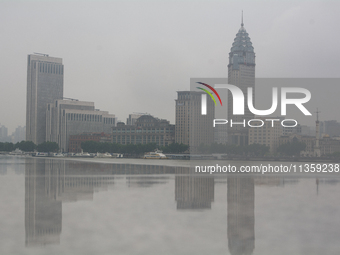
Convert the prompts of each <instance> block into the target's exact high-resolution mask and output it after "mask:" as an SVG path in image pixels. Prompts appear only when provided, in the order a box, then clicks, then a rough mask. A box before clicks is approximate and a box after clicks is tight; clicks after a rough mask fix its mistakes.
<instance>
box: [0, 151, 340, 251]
mask: <svg viewBox="0 0 340 255" xmlns="http://www.w3.org/2000/svg"><path fill="white" fill-rule="evenodd" d="M241 163H242V162H241ZM244 164H246V162H244ZM189 167H190V162H189V161H174V160H166V161H159V160H155V161H152V160H151V161H150V160H138V159H136V160H131V159H83V160H78V161H74V160H65V159H41V158H23V157H10V156H0V226H1V228H0V254H6V255H7V254H32V255H33V254H34V255H39V254H148V255H149V254H237V255H241V254H261V255H266V254H271V255H276V254H278V255H281V254H306V255H307V254H308V255H313V254H340V242H339V237H340V201H339V194H340V179H339V178H338V175H327V174H323V175H315V176H313V175H305V176H293V175H242V176H239V175H195V174H192V172H191V171H190V170H189Z"/></svg>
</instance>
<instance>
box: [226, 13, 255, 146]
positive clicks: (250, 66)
mask: <svg viewBox="0 0 340 255" xmlns="http://www.w3.org/2000/svg"><path fill="white" fill-rule="evenodd" d="M228 83H229V84H232V85H236V86H237V87H239V88H240V89H241V90H242V92H243V94H244V98H245V100H244V101H245V106H244V115H233V98H232V95H231V93H230V92H229V93H228V119H229V120H232V121H233V122H234V123H235V122H237V123H243V122H245V123H246V124H245V127H244V126H243V124H236V125H233V127H229V131H228V142H229V143H232V144H236V145H247V144H248V129H249V128H248V127H247V122H248V120H249V119H253V117H254V114H252V113H251V112H250V111H249V109H248V105H247V97H248V96H247V94H248V93H247V88H248V87H251V88H253V97H252V98H253V104H254V105H255V102H254V93H255V52H254V47H253V46H252V43H251V41H250V37H249V35H248V33H247V31H246V29H245V28H244V25H243V17H242V23H241V28H240V29H239V30H238V33H237V34H236V37H235V39H234V42H233V45H232V47H231V50H230V53H229V64H228Z"/></svg>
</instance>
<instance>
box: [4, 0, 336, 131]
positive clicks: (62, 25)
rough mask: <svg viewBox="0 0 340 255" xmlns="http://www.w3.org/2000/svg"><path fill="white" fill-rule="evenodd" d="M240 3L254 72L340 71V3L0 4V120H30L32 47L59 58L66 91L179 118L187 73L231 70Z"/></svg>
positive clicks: (123, 108)
mask: <svg viewBox="0 0 340 255" xmlns="http://www.w3.org/2000/svg"><path fill="white" fill-rule="evenodd" d="M241 10H243V11H244V24H245V28H246V29H247V32H248V33H249V35H250V38H251V41H252V43H253V46H254V48H255V52H256V77H278V78H282V77H301V78H307V77H309V78H313V77H339V70H340V61H339V57H340V46H339V45H340V36H339V29H338V25H339V24H340V15H339V11H340V2H339V1H280V0H276V1H146V0H139V1H0V35H1V40H0V50H1V58H0V72H1V75H0V84H1V93H0V123H1V124H3V125H5V126H7V127H8V128H9V132H12V131H14V129H15V127H16V126H18V125H22V126H24V125H25V123H26V76H27V55H28V54H32V53H33V52H42V53H47V54H49V55H50V56H54V57H61V58H63V63H64V69H65V77H64V96H65V97H71V98H77V99H79V100H83V101H93V102H95V105H96V108H98V109H101V110H106V111H109V112H110V113H113V114H115V115H116V116H117V117H118V118H119V119H120V120H122V121H125V120H126V118H127V116H128V114H129V113H132V112H148V113H151V114H152V115H154V116H156V117H159V118H166V119H168V120H170V121H171V123H174V120H175V102H174V100H175V98H176V96H177V94H176V91H177V90H189V88H190V78H191V77H205V78H211V77H227V63H228V53H229V51H230V47H231V45H232V43H233V40H234V37H235V35H236V33H237V31H238V29H239V28H240V23H241ZM329 93H331V92H329Z"/></svg>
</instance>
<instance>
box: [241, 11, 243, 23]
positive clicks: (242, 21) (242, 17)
mask: <svg viewBox="0 0 340 255" xmlns="http://www.w3.org/2000/svg"><path fill="white" fill-rule="evenodd" d="M241 26H242V27H243V10H242V23H241Z"/></svg>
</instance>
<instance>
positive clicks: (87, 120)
mask: <svg viewBox="0 0 340 255" xmlns="http://www.w3.org/2000/svg"><path fill="white" fill-rule="evenodd" d="M45 112H46V141H49V142H56V143H58V145H59V149H60V150H61V151H62V152H67V151H68V145H69V136H70V135H78V134H82V133H84V132H96V133H101V132H104V133H106V134H110V133H111V128H112V127H113V126H114V125H115V115H113V114H109V113H108V112H106V111H99V110H96V109H95V107H94V103H93V102H82V101H77V100H55V101H54V102H53V103H50V104H48V105H47V110H46V111H45Z"/></svg>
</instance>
